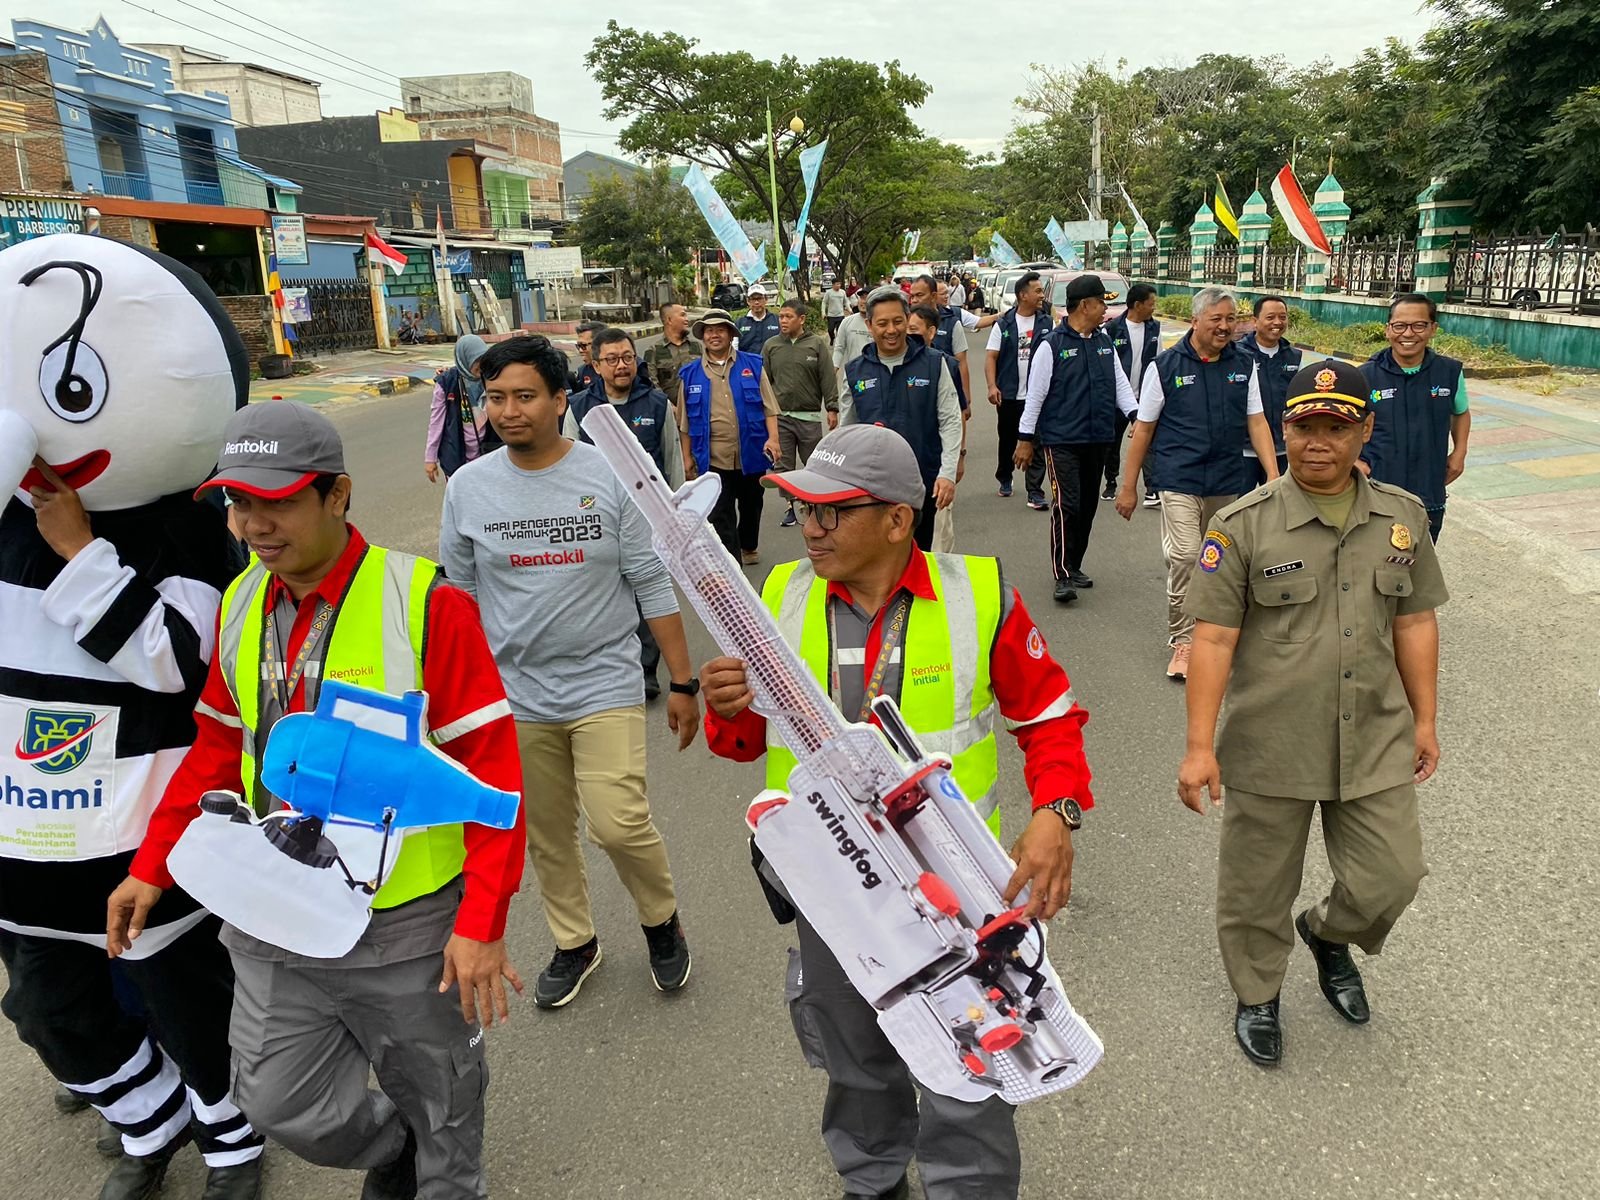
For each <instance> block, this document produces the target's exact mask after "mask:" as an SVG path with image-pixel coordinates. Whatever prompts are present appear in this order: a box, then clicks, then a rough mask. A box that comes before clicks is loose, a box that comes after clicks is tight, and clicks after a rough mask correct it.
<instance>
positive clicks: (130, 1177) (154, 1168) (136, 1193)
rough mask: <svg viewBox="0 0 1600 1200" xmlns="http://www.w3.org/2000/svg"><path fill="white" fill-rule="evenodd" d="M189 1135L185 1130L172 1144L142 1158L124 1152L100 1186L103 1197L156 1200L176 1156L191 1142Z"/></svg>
mask: <svg viewBox="0 0 1600 1200" xmlns="http://www.w3.org/2000/svg"><path fill="white" fill-rule="evenodd" d="M189 1137H190V1135H189V1133H188V1131H187V1130H186V1131H184V1132H183V1133H181V1134H179V1135H178V1136H177V1137H176V1138H174V1139H173V1140H172V1143H171V1144H170V1145H169V1146H167V1147H165V1148H164V1149H162V1150H158V1151H156V1153H154V1154H147V1155H144V1156H143V1157H141V1158H135V1157H134V1156H133V1155H131V1154H124V1155H123V1156H122V1157H121V1158H120V1159H118V1160H117V1165H116V1166H114V1167H112V1168H111V1174H109V1175H107V1176H106V1181H105V1183H103V1184H102V1185H101V1186H100V1200H153V1198H154V1197H155V1196H157V1195H158V1194H159V1193H160V1192H161V1184H162V1182H163V1181H164V1180H165V1179H166V1177H167V1168H168V1167H169V1166H170V1165H171V1164H172V1159H173V1156H174V1155H176V1154H177V1153H178V1151H179V1150H181V1149H183V1147H184V1146H185V1145H187V1144H188V1142H189Z"/></svg>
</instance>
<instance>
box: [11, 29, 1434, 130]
mask: <svg viewBox="0 0 1600 1200" xmlns="http://www.w3.org/2000/svg"><path fill="white" fill-rule="evenodd" d="M135 4H137V7H136V6H135ZM226 5H231V6H232V7H231V8H230V7H227V6H226ZM1079 7H1080V11H1078V12H1076V13H1072V14H1069V13H1068V12H1067V10H1066V9H1065V8H1064V7H1061V6H1056V7H1054V8H1052V6H1049V5H1047V6H1045V8H1044V9H1042V10H1034V9H1028V8H1018V7H1016V6H1015V5H1011V6H1002V7H1001V8H1000V9H986V8H984V7H982V6H978V5H968V4H962V5H956V4H954V3H949V2H948V0H933V2H932V3H928V2H924V3H923V4H922V5H921V6H920V7H919V8H918V9H917V10H916V12H917V26H918V28H917V30H916V32H915V33H914V34H910V35H909V36H908V35H907V33H906V31H905V24H906V16H907V14H908V12H909V11H910V8H909V6H908V5H905V4H876V5H874V4H868V3H865V2H864V0H807V2H805V3H801V4H785V5H779V4H774V3H768V2H763V0H754V2H753V3H743V4H729V5H714V6H713V5H695V4H688V3H678V4H671V5H664V4H661V3H659V0H656V2H650V3H641V2H639V0H610V3H608V4H606V5H594V4H587V3H581V2H580V3H562V4H552V3H550V2H549V0H533V2H531V3H530V2H529V0H516V2H513V0H475V2H474V3H472V4H470V5H466V4H461V5H457V4H449V5H438V6H432V5H419V4H410V5H399V4H394V3H374V2H372V0H280V2H279V3H276V4H272V5H259V4H255V3H249V2H247V0H187V2H185V0H135V3H130V2H129V0H7V3H6V8H5V12H6V15H7V17H33V18H37V19H40V20H50V21H53V22H56V23H59V24H67V25H74V26H77V27H79V28H84V29H87V28H88V27H89V26H91V25H93V24H94V22H95V20H96V18H97V17H98V16H100V15H101V14H102V13H103V14H104V15H105V17H106V19H107V21H108V22H109V23H110V25H111V27H112V29H114V30H115V31H116V33H117V36H118V37H120V38H122V39H123V40H124V41H150V42H182V43H184V44H185V45H191V46H195V47H197V48H202V49H206V50H213V51H217V52H220V53H222V54H225V55H228V56H229V57H236V58H243V59H248V60H250V61H255V62H260V63H263V64H265V65H267V66H274V67H278V68H280V69H292V70H294V71H295V73H297V74H302V75H307V76H310V77H311V78H313V79H317V80H320V81H321V82H322V107H323V112H324V113H326V114H327V115H330V116H334V115H342V114H348V113H357V112H371V111H373V110H374V109H377V108H380V107H384V106H386V104H398V103H399V101H400V97H399V87H398V84H397V83H396V82H395V77H397V76H401V75H447V74H455V73H458V72H467V71H504V70H510V71H517V72H520V73H521V74H524V75H527V76H528V77H529V78H531V79H532V80H533V86H534V106H535V107H536V108H537V110H538V111H539V113H540V114H541V115H542V116H546V117H549V118H551V119H552V120H555V121H559V122H560V123H561V129H562V135H561V141H562V151H563V157H566V158H570V157H572V155H574V154H577V153H579V152H581V151H583V150H586V149H587V150H599V151H602V152H604V153H613V154H614V153H617V152H618V148H617V146H616V143H615V140H614V139H615V136H616V132H617V129H618V128H619V126H618V125H615V124H611V123H608V122H606V121H605V120H604V119H603V118H602V117H601V110H602V108H603V105H602V102H601V98H600V88H599V86H598V85H597V84H596V83H595V82H594V81H593V80H592V79H591V78H590V77H589V73H588V72H587V70H585V68H584V66H583V56H584V54H585V53H586V52H587V51H588V49H589V47H590V45H591V44H592V43H593V41H594V39H595V37H596V36H597V35H598V34H600V33H601V32H602V31H603V30H604V28H605V20H606V17H605V16H604V15H596V14H597V13H606V14H609V15H614V16H615V18H616V20H617V21H618V22H619V23H621V24H623V25H632V26H634V27H635V28H640V29H655V30H658V31H659V30H662V29H663V25H664V22H665V21H667V20H669V19H670V21H671V22H672V24H673V26H674V27H675V28H676V29H677V31H678V32H679V33H682V34H683V35H684V36H686V37H692V38H698V39H699V41H700V45H701V48H702V49H705V50H718V51H725V50H738V49H743V50H748V51H749V52H750V53H752V54H754V55H757V56H758V57H763V58H776V57H777V56H778V55H781V54H784V53H791V54H794V55H795V56H797V57H798V58H799V59H800V60H801V61H803V62H804V61H810V60H814V59H817V58H821V57H825V56H828V55H843V56H848V57H852V58H860V59H869V60H878V61H887V60H889V59H892V58H898V59H899V60H900V63H901V66H902V67H903V68H904V69H906V70H909V71H911V72H912V73H914V74H916V75H918V76H920V77H921V78H922V79H924V80H926V81H928V82H929V83H931V84H932V85H933V94H932V96H931V97H930V98H929V100H928V102H927V104H925V105H924V106H923V107H922V109H921V110H920V111H919V112H918V113H917V114H916V117H917V120H918V121H919V122H920V123H921V124H922V126H923V127H924V128H925V129H927V130H928V131H929V132H930V133H932V134H934V135H936V136H938V137H942V138H946V139H949V140H951V141H955V142H959V143H961V144H962V145H964V146H967V147H968V148H969V149H972V150H974V151H976V152H980V153H981V152H986V151H990V150H997V149H998V148H999V146H1000V143H1001V142H1002V141H1003V140H1004V139H1005V135H1006V132H1007V131H1008V130H1009V129H1010V128H1011V126H1012V124H1013V122H1014V121H1015V120H1016V117H1017V111H1016V108H1015V106H1014V105H1013V103H1012V101H1013V100H1014V99H1015V98H1016V96H1017V95H1018V93H1019V92H1021V91H1022V87H1023V79H1024V77H1025V75H1026V73H1027V67H1028V64H1029V63H1031V62H1038V61H1043V62H1046V63H1048V64H1049V65H1051V66H1068V65H1072V64H1075V63H1082V62H1086V61H1089V60H1091V59H1096V58H1099V59H1103V60H1104V61H1105V62H1106V64H1107V65H1108V66H1112V67H1114V66H1115V64H1116V62H1117V60H1118V59H1126V60H1127V62H1128V67H1129V69H1130V70H1137V69H1138V68H1140V67H1144V66H1151V65H1158V64H1174V63H1178V62H1188V61H1192V60H1193V59H1194V58H1195V57H1197V56H1198V55H1200V54H1204V53H1207V52H1211V53H1223V52H1233V53H1243V54H1271V53H1283V54H1285V55H1286V56H1287V57H1288V58H1289V59H1290V61H1291V62H1293V63H1295V64H1297V65H1301V64H1306V63H1310V62H1313V61H1315V60H1317V59H1319V58H1323V57H1327V58H1331V59H1332V60H1333V61H1334V62H1335V63H1343V62H1347V61H1349V60H1350V59H1352V58H1354V57H1355V56H1356V55H1357V54H1358V53H1360V51H1361V50H1362V49H1364V48H1365V47H1367V46H1376V45H1381V44H1382V43H1383V41H1384V40H1385V39H1386V38H1389V37H1398V38H1400V39H1402V40H1403V41H1408V42H1409V41H1415V40H1416V38H1417V37H1418V36H1419V35H1420V34H1421V33H1422V32H1423V31H1424V30H1425V29H1426V28H1427V27H1428V26H1429V25H1430V24H1432V14H1431V13H1429V12H1427V11H1426V10H1424V9H1422V8H1421V7H1420V5H1419V3H1418V0H1399V2H1398V3H1396V0H1334V2H1332V3H1323V4H1318V5H1316V6H1315V14H1314V19H1313V20H1306V19H1305V17H1306V16H1309V15H1310V14H1304V15H1302V14H1301V13H1300V12H1299V10H1300V9H1301V8H1302V7H1303V6H1301V5H1286V4H1284V3H1282V2H1281V0H1142V2H1135V3H1108V2H1106V0H1100V2H1098V3H1093V4H1085V5H1082V6H1079ZM1304 7H1306V8H1310V7H1312V6H1304ZM148 9H153V10H155V11H156V13H159V14H160V15H152V13H151V12H149V11H146V10H148ZM238 10H245V11H249V12H253V13H256V14H259V15H260V18H261V19H260V20H255V19H252V18H251V17H246V16H244V15H243V13H242V12H241V11H238ZM1035 11H1039V12H1043V13H1045V14H1046V15H1045V16H1043V17H1042V18H1041V19H1035V18H1033V17H1029V18H1027V19H1026V20H1025V21H1024V22H1022V23H1020V24H1019V22H1018V20H1017V17H1018V15H1019V14H1021V13H1025V12H1029V13H1031V12H1035ZM987 12H993V13H996V14H998V15H997V16H996V18H995V19H994V20H992V21H988V22H986V21H985V20H984V19H983V14H984V13H987ZM669 13H670V17H668V16H667V14H669ZM274 21H275V22H277V24H275V25H274V24H269V23H263V22H274ZM185 24H187V25H188V26H192V27H193V28H185V27H184V26H185ZM1308 34H1309V35H1310V36H1306V35H1308ZM1296 35H1298V36H1296ZM271 38H278V39H280V40H281V41H282V42H287V43H290V45H288V46H285V45H280V44H276V43H274V42H273V41H271V40H270V39H271ZM303 39H309V41H310V42H312V43H319V44H320V46H321V47H325V48H318V46H317V45H309V44H307V42H306V40H303ZM1014 46H1015V47H1018V48H1016V49H1013V47H1014ZM341 54H343V55H348V56H350V57H351V58H354V59H356V60H359V62H360V63H361V64H363V65H362V66H356V65H354V64H352V63H350V62H348V61H346V60H345V59H342V58H341V57H340V55H341ZM318 56H321V57H320V58H319V57H318ZM324 60H330V61H324ZM363 72H365V73H363ZM373 76H376V77H377V78H373ZM756 102H758V100H757V98H754V97H753V98H752V103H756Z"/></svg>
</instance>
